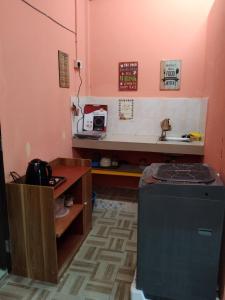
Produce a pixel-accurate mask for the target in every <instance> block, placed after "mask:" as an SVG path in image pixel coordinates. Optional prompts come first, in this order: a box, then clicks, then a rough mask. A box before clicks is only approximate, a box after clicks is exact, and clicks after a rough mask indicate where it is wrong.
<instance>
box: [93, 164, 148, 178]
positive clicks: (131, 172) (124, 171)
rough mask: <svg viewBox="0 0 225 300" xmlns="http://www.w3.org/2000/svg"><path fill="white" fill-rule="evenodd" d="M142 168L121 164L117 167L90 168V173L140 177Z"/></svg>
mask: <svg viewBox="0 0 225 300" xmlns="http://www.w3.org/2000/svg"><path fill="white" fill-rule="evenodd" d="M142 171H143V170H142V169H141V168H140V167H139V166H136V165H129V164H122V165H120V166H119V167H117V168H100V167H99V168H92V170H91V173H92V174H102V175H113V176H128V177H141V175H142Z"/></svg>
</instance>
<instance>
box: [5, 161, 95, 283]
mask: <svg viewBox="0 0 225 300" xmlns="http://www.w3.org/2000/svg"><path fill="white" fill-rule="evenodd" d="M50 164H51V166H52V170H53V175H54V176H65V177H66V181H65V182H63V183H62V184H61V185H60V186H58V187H57V188H56V189H54V188H52V187H48V186H37V185H27V184H16V183H8V184H7V185H6V186H7V202H8V214H9V229H10V240H11V257H12V273H13V274H16V275H21V276H24V277H29V278H32V279H37V280H42V281H48V282H53V283H57V282H58V280H59V277H60V276H61V274H62V273H63V271H64V270H65V268H66V267H67V266H68V264H69V262H70V261H71V259H72V258H73V256H74V255H75V253H76V251H77V250H78V249H79V247H80V246H81V244H82V242H83V240H84V239H85V238H86V236H87V234H88V232H89V231H90V229H91V219H92V204H91V193H92V180H91V168H90V166H91V162H90V160H88V159H67V158H58V159H55V160H54V161H52V162H51V163H50ZM67 193H68V194H69V195H72V196H73V197H74V199H75V200H74V205H73V206H72V207H71V208H70V211H69V213H68V214H67V215H66V216H64V217H62V218H58V219H55V216H54V202H55V200H56V199H57V198H58V197H60V196H62V195H64V194H67Z"/></svg>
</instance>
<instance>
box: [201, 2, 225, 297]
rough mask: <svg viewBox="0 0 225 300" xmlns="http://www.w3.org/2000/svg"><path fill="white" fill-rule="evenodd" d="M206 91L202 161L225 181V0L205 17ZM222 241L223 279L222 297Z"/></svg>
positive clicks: (216, 4)
mask: <svg viewBox="0 0 225 300" xmlns="http://www.w3.org/2000/svg"><path fill="white" fill-rule="evenodd" d="M206 49H207V51H206V82H205V94H206V95H207V96H208V97H209V102H208V116H207V127H206V142H205V162H206V163H208V164H210V165H211V166H212V167H214V168H215V169H216V170H217V171H218V172H219V173H220V174H221V177H222V179H223V181H224V182H225V84H224V69H225V2H224V0H215V3H214V5H213V7H212V10H211V12H210V14H209V18H208V32H207V45H206ZM224 253H225V241H224V249H223V263H222V266H223V267H222V269H223V271H222V279H221V282H222V284H221V286H222V287H223V297H222V300H225V292H224V290H225V254H224Z"/></svg>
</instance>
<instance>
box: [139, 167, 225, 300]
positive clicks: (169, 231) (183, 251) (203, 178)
mask: <svg viewBox="0 0 225 300" xmlns="http://www.w3.org/2000/svg"><path fill="white" fill-rule="evenodd" d="M138 205H139V206H138V251H137V289H139V290H142V291H143V293H144V295H145V297H146V298H148V299H151V300H181V299H182V300H215V299H216V290H217V277H218V268H219V258H220V249H221V239H222V234H223V224H224V210H225V188H224V186H223V184H222V182H221V180H220V178H219V176H218V175H217V174H216V173H215V172H214V170H213V169H212V168H210V167H209V166H207V165H205V164H152V165H151V166H148V167H147V168H146V169H145V170H144V172H143V176H142V178H141V180H140V190H139V204H138Z"/></svg>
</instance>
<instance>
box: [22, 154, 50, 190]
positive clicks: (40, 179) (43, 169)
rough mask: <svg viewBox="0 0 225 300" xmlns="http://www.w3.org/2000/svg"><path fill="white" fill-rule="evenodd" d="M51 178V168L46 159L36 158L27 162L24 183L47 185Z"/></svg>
mask: <svg viewBox="0 0 225 300" xmlns="http://www.w3.org/2000/svg"><path fill="white" fill-rule="evenodd" d="M51 178H52V168H51V166H50V165H49V164H48V163H47V162H46V161H43V160H40V159H37V158H36V159H33V160H32V161H30V162H29V164H28V167H27V171H26V184H32V185H49V181H50V179H51Z"/></svg>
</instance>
